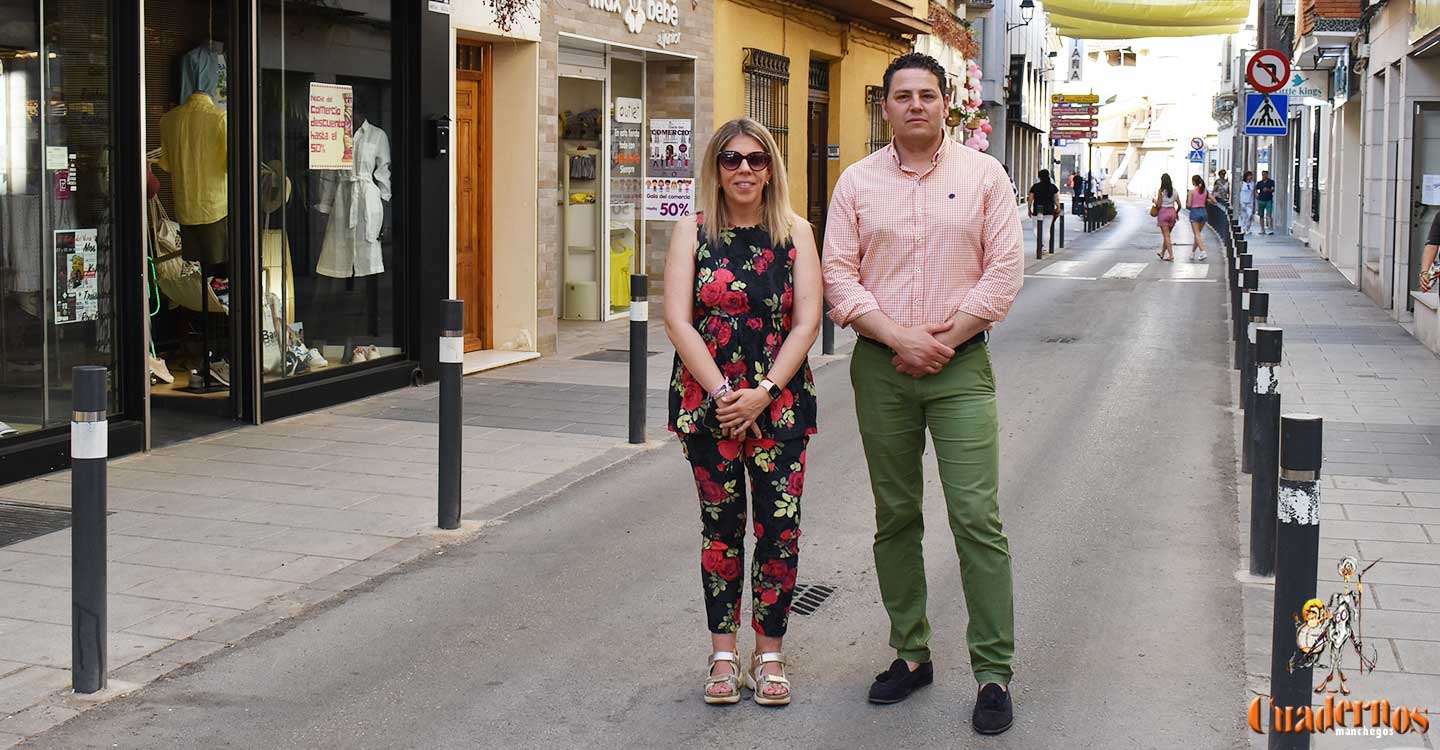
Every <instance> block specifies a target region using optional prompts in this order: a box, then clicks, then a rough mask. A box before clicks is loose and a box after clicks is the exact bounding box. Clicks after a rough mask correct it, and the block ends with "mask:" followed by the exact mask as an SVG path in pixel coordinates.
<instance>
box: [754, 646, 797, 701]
mask: <svg viewBox="0 0 1440 750" xmlns="http://www.w3.org/2000/svg"><path fill="white" fill-rule="evenodd" d="M757 660H758V661H757ZM750 664H751V666H750V673H749V674H748V675H746V676H747V677H749V678H750V689H751V690H754V691H755V702H756V703H758V704H760V705H762V706H788V705H790V680H789V679H788V678H786V677H785V676H784V669H785V657H784V656H781V655H780V652H779V651H767V652H765V653H763V654H755V655H754V656H753V657H751V660H750ZM766 664H779V665H780V669H781V674H778V675H774V674H764V673H762V672H761V671H760V670H762V669H764V668H765V665H766ZM772 684H773V685H784V686H785V694H784V695H777V696H771V695H766V694H765V688H767V687H769V686H770V685H772Z"/></svg>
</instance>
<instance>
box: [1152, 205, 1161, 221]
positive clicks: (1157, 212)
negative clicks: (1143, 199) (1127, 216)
mask: <svg viewBox="0 0 1440 750" xmlns="http://www.w3.org/2000/svg"><path fill="white" fill-rule="evenodd" d="M1159 215H1160V206H1159V204H1155V203H1151V204H1150V216H1151V218H1154V217H1156V216H1159Z"/></svg>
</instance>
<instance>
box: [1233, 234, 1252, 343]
mask: <svg viewBox="0 0 1440 750" xmlns="http://www.w3.org/2000/svg"><path fill="white" fill-rule="evenodd" d="M1235 264H1236V266H1238V267H1237V268H1236V269H1235V274H1234V276H1233V277H1232V283H1231V285H1230V339H1231V341H1233V342H1234V343H1235V369H1236V370H1239V369H1240V349H1241V347H1240V342H1241V341H1242V338H1241V336H1242V335H1243V334H1244V328H1243V325H1244V322H1245V302H1244V299H1245V298H1244V292H1245V291H1246V289H1245V274H1244V271H1246V270H1249V268H1250V256H1249V255H1241V256H1239V257H1238V258H1236V259H1235Z"/></svg>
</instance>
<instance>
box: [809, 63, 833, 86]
mask: <svg viewBox="0 0 1440 750" xmlns="http://www.w3.org/2000/svg"><path fill="white" fill-rule="evenodd" d="M810 90H811V91H814V92H816V93H819V94H828V93H830V63H828V62H825V61H824V60H811V61H810Z"/></svg>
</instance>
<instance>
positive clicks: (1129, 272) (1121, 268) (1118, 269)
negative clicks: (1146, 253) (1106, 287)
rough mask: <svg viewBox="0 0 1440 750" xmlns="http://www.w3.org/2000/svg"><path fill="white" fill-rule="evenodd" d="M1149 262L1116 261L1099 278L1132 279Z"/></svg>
mask: <svg viewBox="0 0 1440 750" xmlns="http://www.w3.org/2000/svg"><path fill="white" fill-rule="evenodd" d="M1149 265H1150V264H1149V263H1116V264H1115V265H1113V266H1111V267H1110V270H1109V271H1106V272H1105V273H1104V275H1102V276H1101V277H1100V278H1102V279H1133V278H1136V277H1138V276H1139V275H1140V274H1141V273H1142V272H1143V271H1144V270H1145V268H1146V267H1147V266H1149Z"/></svg>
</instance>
